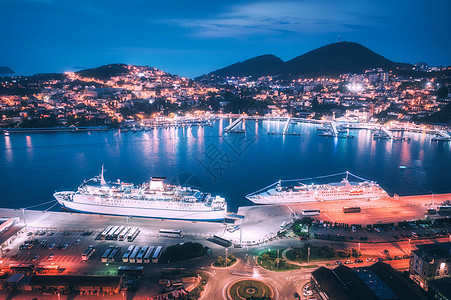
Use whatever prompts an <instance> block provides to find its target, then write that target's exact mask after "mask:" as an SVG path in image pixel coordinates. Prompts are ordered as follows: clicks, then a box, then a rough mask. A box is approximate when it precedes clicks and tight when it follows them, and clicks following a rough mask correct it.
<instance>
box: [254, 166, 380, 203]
mask: <svg viewBox="0 0 451 300" xmlns="http://www.w3.org/2000/svg"><path fill="white" fill-rule="evenodd" d="M340 174H343V175H344V174H346V177H345V178H344V179H343V180H342V181H341V182H335V183H329V184H303V183H302V182H299V185H297V186H282V180H279V181H278V182H276V183H274V184H272V185H270V186H269V187H266V188H264V189H262V190H260V191H257V192H255V193H252V194H249V195H247V196H246V198H247V199H248V200H250V201H252V202H254V203H255V204H289V203H303V202H325V201H339V200H353V199H359V200H371V199H379V198H385V197H388V194H387V192H386V191H385V190H384V189H382V188H381V187H380V186H379V185H378V184H377V183H376V182H374V181H368V180H364V179H363V178H360V177H358V176H355V175H353V174H351V173H349V172H345V173H339V174H334V175H327V176H322V177H330V176H336V175H340ZM349 175H352V176H354V177H356V178H359V179H363V181H362V182H350V181H349V180H348V176H349ZM289 181H293V180H289Z"/></svg>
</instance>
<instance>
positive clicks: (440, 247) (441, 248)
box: [413, 242, 451, 260]
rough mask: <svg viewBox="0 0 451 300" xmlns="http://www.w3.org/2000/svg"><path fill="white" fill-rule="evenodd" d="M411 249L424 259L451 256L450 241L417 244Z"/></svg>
mask: <svg viewBox="0 0 451 300" xmlns="http://www.w3.org/2000/svg"><path fill="white" fill-rule="evenodd" d="M417 248H418V250H415V251H413V252H414V253H415V254H416V255H418V256H419V257H421V258H423V259H425V260H433V259H443V258H449V257H450V256H451V242H447V243H434V244H424V245H418V246H417Z"/></svg>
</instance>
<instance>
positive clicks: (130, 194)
mask: <svg viewBox="0 0 451 300" xmlns="http://www.w3.org/2000/svg"><path fill="white" fill-rule="evenodd" d="M54 197H55V198H56V200H57V201H58V202H59V203H60V204H61V206H62V207H64V208H67V209H69V210H73V211H78V212H86V213H94V214H107V215H120V216H130V217H132V216H134V217H147V218H158V219H178V220H191V221H220V220H224V219H225V218H226V215H227V203H226V201H225V199H224V198H222V197H220V196H215V197H212V196H211V195H210V194H207V193H201V192H200V191H199V190H197V189H193V188H190V187H183V186H178V185H169V184H165V183H164V178H160V177H157V178H155V177H154V178H151V179H150V181H149V182H148V183H147V182H146V183H143V184H142V185H134V184H132V183H124V182H121V181H120V180H118V181H117V182H106V181H105V179H104V176H103V167H102V173H101V174H100V176H96V177H94V178H91V179H89V180H85V182H83V184H81V185H80V186H79V187H78V190H77V191H76V192H72V191H68V192H57V193H55V194H54Z"/></svg>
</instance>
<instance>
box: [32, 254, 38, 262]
mask: <svg viewBox="0 0 451 300" xmlns="http://www.w3.org/2000/svg"><path fill="white" fill-rule="evenodd" d="M38 259H39V255H35V256H34V257H33V259H32V260H31V261H37V260H38Z"/></svg>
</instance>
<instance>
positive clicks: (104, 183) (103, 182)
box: [100, 165, 106, 185]
mask: <svg viewBox="0 0 451 300" xmlns="http://www.w3.org/2000/svg"><path fill="white" fill-rule="evenodd" d="M103 171H104V169H103V165H102V173H100V184H101V185H106V181H105V178H104V177H103Z"/></svg>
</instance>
